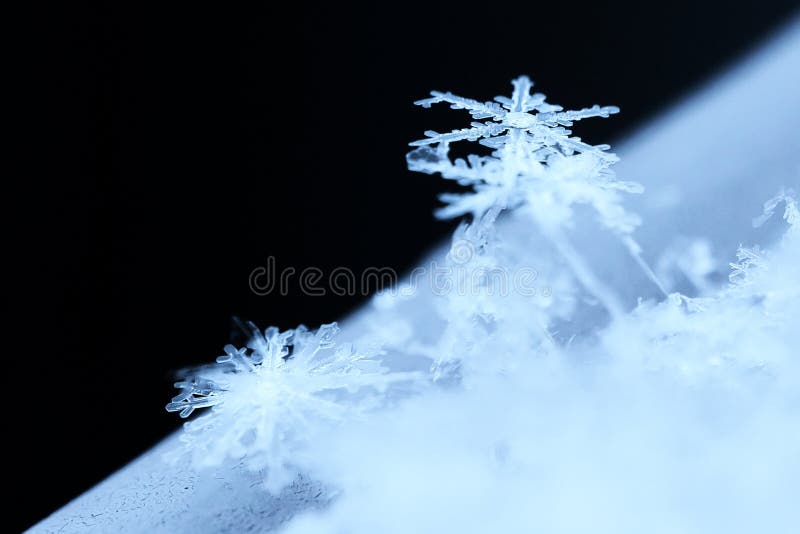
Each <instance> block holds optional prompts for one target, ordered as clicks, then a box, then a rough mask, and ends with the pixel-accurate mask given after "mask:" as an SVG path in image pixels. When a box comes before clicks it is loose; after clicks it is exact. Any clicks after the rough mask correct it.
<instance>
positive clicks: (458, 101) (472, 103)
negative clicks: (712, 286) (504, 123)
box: [414, 91, 506, 121]
mask: <svg viewBox="0 0 800 534" xmlns="http://www.w3.org/2000/svg"><path fill="white" fill-rule="evenodd" d="M431 95H432V96H431V97H430V98H423V99H422V100H417V101H416V102H414V104H416V105H418V106H422V107H423V108H429V107H431V104H438V103H440V102H447V103H448V104H450V107H451V108H452V109H465V110H467V111H469V114H470V115H472V117H473V118H475V119H488V118H492V119H494V120H499V121H501V120H503V117H505V116H506V111H505V110H504V109H503V108H502V107H501V106H499V105H498V104H496V103H495V102H478V101H477V100H473V99H471V98H464V97H463V96H457V95H454V94H453V93H450V92H447V93H441V92H439V91H431Z"/></svg>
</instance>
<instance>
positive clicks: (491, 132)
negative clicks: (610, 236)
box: [407, 76, 642, 233]
mask: <svg viewBox="0 0 800 534" xmlns="http://www.w3.org/2000/svg"><path fill="white" fill-rule="evenodd" d="M512 83H513V85H514V92H513V94H512V96H511V98H507V97H502V96H498V97H495V100H496V101H497V102H483V103H482V102H478V101H477V100H471V99H468V98H463V97H460V96H456V95H454V94H452V93H440V92H438V91H434V92H432V93H431V94H432V95H433V96H432V97H431V98H426V99H423V100H419V101H417V102H415V103H416V104H418V105H420V106H423V107H426V108H427V107H430V106H431V105H432V104H436V103H439V102H447V103H449V104H450V105H451V107H452V108H454V109H465V110H467V111H468V112H469V113H470V114H471V115H472V116H473V118H476V119H486V118H489V119H491V120H490V121H486V122H473V123H472V126H471V127H470V128H465V129H461V130H454V131H452V132H449V133H444V134H441V133H438V132H434V131H428V132H426V136H427V137H426V138H425V139H421V140H419V141H414V142H412V143H411V145H412V146H416V147H418V148H417V149H415V150H413V151H412V152H410V153H409V154H408V156H407V161H408V164H409V169H411V170H413V171H419V172H424V173H427V174H435V173H438V174H440V175H441V176H442V177H443V178H446V179H449V180H455V181H456V182H458V184H459V185H463V186H468V187H471V188H472V189H473V192H472V193H468V194H445V195H442V196H441V200H442V201H444V202H445V203H446V204H447V206H446V207H445V208H442V209H441V210H439V211H438V212H437V215H438V216H439V217H441V218H450V217H456V216H459V215H463V214H465V213H472V214H473V216H474V217H475V218H476V219H477V218H479V217H480V216H481V215H482V214H483V213H485V212H486V211H488V210H489V209H490V208H492V207H493V206H500V207H501V208H514V207H517V206H520V205H522V204H528V205H531V206H533V207H534V208H536V209H538V210H539V211H540V212H541V213H542V214H546V213H547V212H550V213H551V214H558V215H559V217H561V219H562V222H563V221H564V220H566V219H568V218H569V217H570V215H571V212H570V211H569V206H571V205H572V204H576V203H587V204H591V205H592V206H594V208H595V209H596V211H597V212H598V213H599V214H600V217H601V219H602V220H603V222H604V223H605V224H606V226H608V227H610V228H613V229H615V230H618V231H620V232H621V233H629V232H630V231H632V230H633V228H634V227H635V226H636V225H637V224H638V221H637V220H636V219H635V218H634V217H631V216H629V215H628V214H626V213H625V212H624V211H623V210H622V209H621V207H619V200H618V195H617V192H618V191H626V192H630V193H639V192H641V191H642V187H641V186H640V185H639V184H637V183H633V182H623V181H619V180H616V178H615V176H614V173H613V171H611V169H610V166H611V165H613V164H614V163H615V162H616V161H618V158H617V156H616V155H614V154H613V153H611V152H608V149H609V148H610V147H609V146H608V145H596V146H592V145H589V144H587V143H584V142H583V141H581V139H580V138H579V137H571V134H572V131H571V130H568V129H567V128H566V127H567V126H572V124H573V122H574V121H578V120H581V119H585V118H589V117H608V116H609V115H611V114H614V113H617V112H618V111H619V108H617V107H614V106H604V107H600V106H597V105H595V106H592V107H590V108H585V109H582V110H577V111H563V110H562V109H563V108H562V107H561V106H556V105H553V104H548V103H547V102H546V101H545V96H544V95H543V94H541V93H534V94H531V93H530V90H531V88H532V87H533V82H531V81H530V79H528V78H527V77H525V76H522V77H519V78H517V79H516V80H514V81H513V82H512ZM461 140H468V141H480V143H481V144H483V145H485V146H488V147H490V148H493V149H495V151H494V152H493V153H492V154H491V155H490V156H478V155H475V154H472V155H469V156H468V157H467V158H466V160H464V159H456V160H455V161H451V160H450V158H449V156H448V152H449V145H450V143H452V142H454V141H461ZM429 145H437V146H436V147H431V146H429ZM543 203H544V205H542V204H543Z"/></svg>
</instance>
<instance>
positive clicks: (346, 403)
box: [166, 323, 412, 491]
mask: <svg viewBox="0 0 800 534" xmlns="http://www.w3.org/2000/svg"><path fill="white" fill-rule="evenodd" d="M338 331H339V328H338V326H337V325H336V323H331V324H326V325H322V326H321V327H320V328H319V329H318V330H316V331H309V330H308V329H306V328H305V327H303V326H300V327H298V328H296V329H294V330H289V331H286V332H280V331H278V329H277V328H274V327H272V328H268V329H267V330H266V331H265V332H264V333H263V335H262V334H261V333H260V332H259V331H258V330H255V329H254V336H253V338H252V340H251V341H250V343H249V344H248V346H247V347H245V348H236V347H234V346H233V345H227V346H226V347H225V354H224V355H222V356H220V357H218V358H217V365H215V366H210V367H205V368H201V369H200V370H199V371H198V373H197V375H195V376H190V377H188V378H186V379H184V380H182V381H180V382H177V383H176V384H175V387H177V388H179V389H180V390H181V392H180V393H179V394H178V395H176V396H175V397H174V398H173V399H172V402H170V403H169V404H167V406H166V409H167V411H170V412H180V416H181V417H184V418H185V417H189V416H190V415H191V414H192V412H193V411H194V410H196V409H198V408H207V407H211V408H212V410H211V412H210V413H209V414H206V415H205V416H203V417H200V418H198V419H196V420H194V421H191V422H188V423H186V425H185V428H186V432H185V434H184V442H185V443H186V445H187V449H188V451H189V452H190V454H191V455H192V456H193V458H194V460H195V463H197V464H199V465H201V466H202V465H216V464H219V463H221V462H222V461H223V460H224V459H225V458H226V457H233V458H238V457H244V456H246V458H247V462H248V465H249V466H250V467H252V468H254V469H262V468H266V469H267V473H268V478H267V487H268V488H269V489H271V490H273V491H277V490H279V489H280V488H282V487H283V486H284V485H285V484H287V483H288V482H290V481H291V479H292V477H293V476H294V474H295V471H294V468H295V467H296V465H297V464H298V463H299V459H300V458H301V456H302V448H303V445H304V444H305V443H307V441H308V440H309V439H312V435H313V433H314V432H316V431H319V430H321V429H322V428H324V427H325V425H326V424H327V423H336V422H340V421H343V420H345V419H346V418H348V417H353V416H358V415H360V414H363V413H364V412H365V411H367V410H369V409H371V408H374V407H375V406H376V405H377V404H378V397H376V396H374V395H370V392H381V393H382V392H384V391H385V390H386V388H387V387H388V386H389V385H390V384H391V383H392V382H397V381H407V380H409V379H411V378H412V376H411V375H412V374H411V373H389V372H388V369H386V368H385V367H383V366H382V364H381V362H380V361H379V360H378V359H377V357H378V356H379V355H380V354H381V352H380V351H379V350H378V349H374V348H373V349H370V350H366V351H357V350H355V349H354V348H353V346H352V345H351V344H343V345H340V346H338V347H337V346H335V344H334V337H335V336H336V334H337V332H338Z"/></svg>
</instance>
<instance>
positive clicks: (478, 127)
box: [411, 122, 506, 146]
mask: <svg viewBox="0 0 800 534" xmlns="http://www.w3.org/2000/svg"><path fill="white" fill-rule="evenodd" d="M505 129H506V127H505V126H504V125H502V124H497V123H496V122H473V123H472V128H463V129H461V130H453V131H452V132H449V133H444V134H442V133H439V132H436V131H434V130H428V131H427V132H425V135H426V136H427V138H426V139H420V140H418V141H414V142H412V143H411V146H424V145H432V144H435V143H452V142H455V141H464V140H467V141H477V140H478V139H481V138H483V137H493V136H495V135H498V134H499V133H501V132H503V131H504V130H505Z"/></svg>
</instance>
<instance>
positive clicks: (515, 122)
mask: <svg viewBox="0 0 800 534" xmlns="http://www.w3.org/2000/svg"><path fill="white" fill-rule="evenodd" d="M503 122H504V123H505V124H506V125H507V126H511V127H512V128H530V127H531V126H533V125H534V124H536V115H533V114H531V113H525V112H522V111H512V112H510V113H507V114H506V116H505V119H503Z"/></svg>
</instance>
